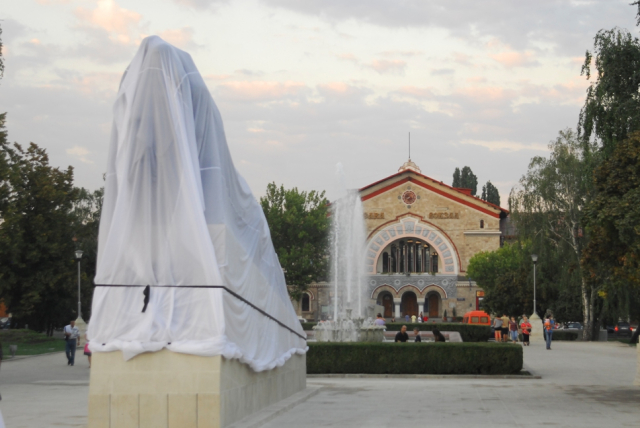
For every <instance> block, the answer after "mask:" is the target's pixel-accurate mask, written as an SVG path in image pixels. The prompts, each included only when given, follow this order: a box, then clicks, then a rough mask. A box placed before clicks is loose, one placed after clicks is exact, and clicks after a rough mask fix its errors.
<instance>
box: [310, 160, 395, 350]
mask: <svg viewBox="0 0 640 428" xmlns="http://www.w3.org/2000/svg"><path fill="white" fill-rule="evenodd" d="M336 175H337V178H338V182H339V183H340V187H341V191H342V192H341V193H342V197H340V198H339V199H338V200H337V201H335V202H334V203H333V204H332V211H331V219H332V224H331V247H332V250H331V278H332V281H333V298H332V299H333V301H332V304H333V311H332V312H333V316H332V318H331V320H328V321H324V322H321V323H319V324H318V325H317V326H315V327H314V328H313V329H314V330H315V337H316V340H317V341H319V342H362V341H375V342H381V341H382V340H383V327H380V326H376V325H375V324H374V323H373V320H372V319H371V315H372V314H370V313H368V309H369V305H368V304H367V302H368V296H367V284H366V277H365V274H364V272H365V258H364V255H365V240H366V230H365V225H364V216H363V210H362V201H361V199H360V194H359V192H358V191H357V190H346V185H345V180H344V173H343V171H342V165H341V164H338V165H337V171H336Z"/></svg>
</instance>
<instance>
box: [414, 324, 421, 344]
mask: <svg viewBox="0 0 640 428" xmlns="http://www.w3.org/2000/svg"><path fill="white" fill-rule="evenodd" d="M413 334H415V335H416V342H422V338H421V337H420V329H419V328H418V327H416V328H414V329H413Z"/></svg>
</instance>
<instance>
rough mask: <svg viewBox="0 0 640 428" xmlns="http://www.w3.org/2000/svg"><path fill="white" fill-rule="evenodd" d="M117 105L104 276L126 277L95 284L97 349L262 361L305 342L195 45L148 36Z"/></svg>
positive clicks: (262, 366)
mask: <svg viewBox="0 0 640 428" xmlns="http://www.w3.org/2000/svg"><path fill="white" fill-rule="evenodd" d="M113 113H114V122H113V129H112V136H111V145H110V150H109V159H108V169H107V175H106V184H105V198H104V205H103V209H102V218H101V222H100V234H99V241H98V242H99V245H98V262H97V263H98V265H97V273H96V277H95V283H96V284H98V285H122V286H125V287H109V286H106V287H105V286H97V287H96V289H95V292H94V296H93V304H92V310H91V322H90V323H89V330H88V336H89V338H90V340H91V342H90V347H91V350H92V351H93V352H109V351H114V350H121V351H122V352H123V355H124V357H125V359H129V358H133V357H134V356H136V355H138V354H140V353H142V352H153V351H159V350H161V349H163V348H167V349H169V350H171V351H174V352H182V353H187V354H195V355H202V356H213V355H222V356H224V357H226V358H237V359H239V360H240V361H242V362H244V363H247V364H249V365H250V366H251V367H252V368H253V369H254V370H255V371H262V370H268V369H272V368H274V367H276V366H281V365H282V364H284V362H285V361H286V360H287V359H288V358H289V357H291V356H292V355H293V354H294V353H304V352H306V349H307V345H306V341H305V340H304V339H303V338H304V337H306V336H305V333H304V331H303V330H302V327H301V325H300V323H299V322H298V320H297V317H296V314H295V312H294V310H293V306H292V304H291V301H290V300H289V296H288V293H287V288H286V284H285V279H284V275H283V273H282V269H281V267H280V263H279V262H278V258H277V255H276V253H275V251H274V249H273V244H272V243H271V236H270V234H269V228H268V225H267V222H266V219H265V217H264V214H263V212H262V209H261V207H260V205H259V204H258V203H257V201H256V199H255V198H254V197H253V195H252V194H251V190H250V189H249V186H248V185H247V183H246V182H245V180H244V179H243V178H242V177H241V176H240V174H238V172H237V171H236V169H235V167H234V165H233V161H232V160H231V155H230V153H229V149H228V147H227V142H226V138H225V134H224V129H223V125H222V118H221V116H220V112H219V111H218V108H217V107H216V105H215V103H214V101H213V99H212V98H211V95H210V94H209V91H208V90H207V87H206V85H205V83H204V80H203V79H202V76H201V75H200V73H199V72H198V70H197V68H196V66H195V64H194V63H193V61H192V59H191V57H190V55H189V54H187V53H186V52H184V51H181V50H179V49H177V48H175V47H173V46H171V45H170V44H168V43H166V42H164V41H163V40H162V39H160V38H159V37H156V36H152V37H148V38H146V39H144V40H143V42H142V44H141V45H140V49H139V50H138V52H137V54H136V56H135V57H134V59H133V61H132V62H131V64H130V65H129V67H128V68H127V70H126V71H125V74H124V76H123V78H122V81H121V83H120V90H119V92H118V97H117V100H116V103H115V106H114V110H113ZM131 285H136V286H140V287H138V288H134V287H126V286H131ZM146 285H151V288H150V299H149V304H148V307H147V309H146V311H145V312H144V313H142V308H143V299H144V296H143V290H144V286H146ZM154 285H155V286H158V285H171V286H180V287H171V288H156V287H153V286H154ZM194 285H198V286H203V285H205V286H208V285H223V286H225V287H227V288H228V289H229V290H231V291H232V292H234V293H237V294H238V295H239V296H241V297H242V298H244V299H246V300H247V301H249V302H250V303H252V304H254V305H255V306H257V307H259V308H260V309H261V310H263V311H264V312H265V313H267V314H269V315H271V316H272V317H273V318H275V319H277V320H278V321H280V322H282V324H284V325H286V326H287V327H288V328H289V329H291V330H293V331H294V332H295V333H297V334H298V335H299V336H298V335H296V334H294V333H293V332H292V331H290V330H288V329H287V328H285V327H283V326H282V325H279V324H278V323H277V322H276V321H274V320H273V319H271V318H269V317H267V316H265V315H264V314H262V313H260V311H258V310H256V309H255V308H252V307H251V306H250V305H248V304H247V303H245V302H243V301H242V300H241V299H239V298H238V297H236V296H233V294H232V293H230V292H229V291H226V290H224V289H219V288H218V289H211V288H191V287H188V286H194Z"/></svg>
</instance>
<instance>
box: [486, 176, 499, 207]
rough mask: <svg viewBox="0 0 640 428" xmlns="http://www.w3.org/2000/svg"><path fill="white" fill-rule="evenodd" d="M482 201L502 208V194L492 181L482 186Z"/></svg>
mask: <svg viewBox="0 0 640 428" xmlns="http://www.w3.org/2000/svg"><path fill="white" fill-rule="evenodd" d="M481 199H482V200H484V201H487V202H489V203H492V204H493V205H497V206H500V192H499V191H498V188H497V187H496V186H494V185H493V184H492V183H491V181H487V184H485V185H484V186H482V197H481Z"/></svg>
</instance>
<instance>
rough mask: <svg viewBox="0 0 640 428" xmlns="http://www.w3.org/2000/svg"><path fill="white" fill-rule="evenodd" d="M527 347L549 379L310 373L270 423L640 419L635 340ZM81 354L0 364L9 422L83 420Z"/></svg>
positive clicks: (599, 423) (345, 427)
mask: <svg viewBox="0 0 640 428" xmlns="http://www.w3.org/2000/svg"><path fill="white" fill-rule="evenodd" d="M518 346H519V345H518ZM524 353H525V365H526V368H528V369H530V370H531V371H532V372H533V373H535V374H536V375H540V376H541V377H542V379H493V378H487V379H461V378H455V377H451V378H445V379H442V378H428V379H380V378H364V379H351V378H348V379H339V378H338V379H336V378H331V379H328V378H311V379H309V380H308V385H309V386H320V387H321V388H320V389H319V392H318V393H317V394H315V395H313V396H311V397H310V398H309V399H307V400H306V401H304V402H302V403H300V404H298V405H296V406H295V407H293V408H292V409H291V410H289V411H286V412H280V413H278V414H277V416H276V417H275V418H273V419H271V420H270V421H269V422H267V423H266V425H263V426H265V427H269V428H275V427H278V428H280V427H282V428H288V427H291V428H293V427H299V426H303V425H313V426H316V427H325V426H326V427H329V426H339V427H341V428H349V427H368V428H374V427H398V426H429V427H489V426H491V427H501V426H505V427H506V426H515V427H534V426H536V427H538V426H540V425H549V426H555V427H581V428H584V427H603V426H606V427H626V426H628V427H637V426H640V406H638V402H640V387H637V386H633V379H634V377H635V371H636V359H637V353H636V349H635V348H631V347H629V346H627V345H622V344H619V343H614V342H609V343H583V342H574V343H571V342H555V343H554V344H553V350H552V351H547V350H545V349H544V345H543V344H542V343H541V344H539V345H535V344H534V345H532V346H531V347H528V348H525V349H524ZM77 357H78V361H77V363H76V366H75V367H68V366H67V365H66V359H65V357H64V354H52V355H44V356H39V357H31V358H25V359H21V360H16V361H7V362H4V363H3V364H2V367H1V369H0V393H1V394H2V401H1V402H0V410H1V411H2V414H3V415H4V418H5V422H6V425H7V428H36V427H37V428H42V427H82V426H85V424H86V418H87V395H88V392H89V368H88V364H87V360H86V357H84V356H82V355H78V356H77ZM265 414H268V412H266V413H265ZM236 425H237V426H238V427H241V426H242V423H240V424H236Z"/></svg>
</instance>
